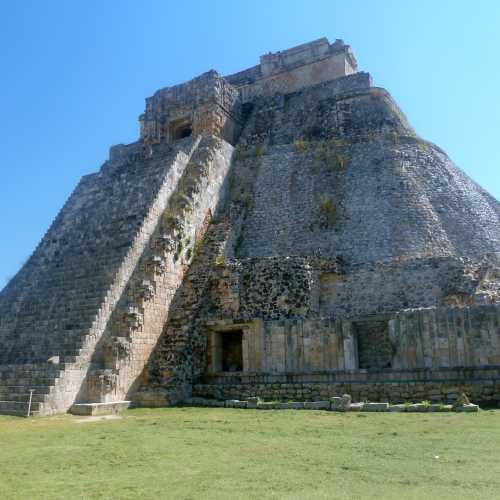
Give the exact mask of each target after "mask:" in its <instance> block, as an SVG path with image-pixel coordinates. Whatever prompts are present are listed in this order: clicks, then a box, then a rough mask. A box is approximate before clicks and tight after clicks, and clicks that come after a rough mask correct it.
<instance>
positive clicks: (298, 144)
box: [294, 139, 309, 153]
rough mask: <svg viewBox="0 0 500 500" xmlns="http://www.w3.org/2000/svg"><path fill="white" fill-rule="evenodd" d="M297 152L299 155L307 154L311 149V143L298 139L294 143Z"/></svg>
mask: <svg viewBox="0 0 500 500" xmlns="http://www.w3.org/2000/svg"><path fill="white" fill-rule="evenodd" d="M294 146H295V151H297V152H298V153H305V152H306V151H307V150H308V149H309V143H308V142H307V141H305V140H304V139H297V140H296V141H295V142H294Z"/></svg>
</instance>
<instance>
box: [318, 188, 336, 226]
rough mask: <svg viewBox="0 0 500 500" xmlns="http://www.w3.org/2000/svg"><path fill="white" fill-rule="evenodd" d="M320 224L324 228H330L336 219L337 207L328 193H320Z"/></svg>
mask: <svg viewBox="0 0 500 500" xmlns="http://www.w3.org/2000/svg"><path fill="white" fill-rule="evenodd" d="M319 215H320V225H321V227H323V228H324V229H329V228H331V227H332V226H333V225H334V224H335V222H336V220H337V208H336V207H335V204H334V203H333V200H332V199H331V198H330V197H329V196H328V195H322V196H321V199H320V202H319Z"/></svg>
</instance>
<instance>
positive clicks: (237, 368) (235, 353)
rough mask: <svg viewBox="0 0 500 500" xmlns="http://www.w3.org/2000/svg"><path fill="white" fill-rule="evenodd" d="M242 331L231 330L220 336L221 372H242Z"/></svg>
mask: <svg viewBox="0 0 500 500" xmlns="http://www.w3.org/2000/svg"><path fill="white" fill-rule="evenodd" d="M242 343H243V331H242V330H233V331H230V332H225V333H223V334H221V344H222V345H221V347H222V371H223V372H241V371H243V347H242Z"/></svg>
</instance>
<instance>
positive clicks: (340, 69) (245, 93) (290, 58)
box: [225, 38, 357, 102]
mask: <svg viewBox="0 0 500 500" xmlns="http://www.w3.org/2000/svg"><path fill="white" fill-rule="evenodd" d="M356 70H357V63H356V59H355V58H354V55H353V54H352V52H351V50H350V48H349V46H348V45H345V44H344V43H343V42H342V40H337V41H336V42H335V43H333V44H329V42H328V40H327V39H326V38H322V39H320V40H317V41H315V42H311V43H307V44H303V45H299V46H297V47H293V48H292V49H288V50H284V51H280V52H276V53H274V54H273V53H270V54H266V55H264V56H262V57H261V58H260V65H259V66H257V67H253V68H250V69H248V70H245V71H241V72H239V73H236V74H234V75H229V76H226V77H225V79H226V80H227V81H228V82H230V83H231V84H233V85H236V86H237V87H238V90H239V91H240V95H241V99H242V102H251V101H252V100H253V99H255V98H256V97H257V96H271V95H274V94H276V93H281V94H289V93H291V92H297V91H298V90H301V89H303V88H305V87H310V86H311V85H316V84H318V83H321V82H324V81H329V80H333V79H336V78H340V77H342V76H346V75H350V74H352V73H355V72H356Z"/></svg>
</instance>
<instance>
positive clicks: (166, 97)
mask: <svg viewBox="0 0 500 500" xmlns="http://www.w3.org/2000/svg"><path fill="white" fill-rule="evenodd" d="M139 121H140V123H141V140H143V141H145V142H146V143H156V142H161V141H163V140H166V141H168V142H172V141H173V140H176V139H177V137H176V136H175V126H176V123H178V124H179V125H182V124H186V125H189V126H190V127H191V129H192V133H193V134H194V135H205V136H210V135H215V136H218V137H221V138H224V139H225V140H226V141H228V142H230V143H234V141H236V139H237V137H238V134H239V131H240V127H241V105H240V95H239V92H238V91H237V90H236V88H234V87H233V86H232V85H230V84H229V83H228V82H227V81H226V80H224V79H223V78H222V77H221V76H219V75H218V74H217V72H216V71H213V70H212V71H209V72H207V73H204V74H203V75H201V76H199V77H197V78H194V79H193V80H191V81H189V82H187V83H183V84H181V85H175V86H173V87H167V88H164V89H161V90H159V91H157V92H156V93H155V94H154V95H153V96H152V97H148V98H147V99H146V110H145V112H144V114H143V115H141V116H140V117H139Z"/></svg>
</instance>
